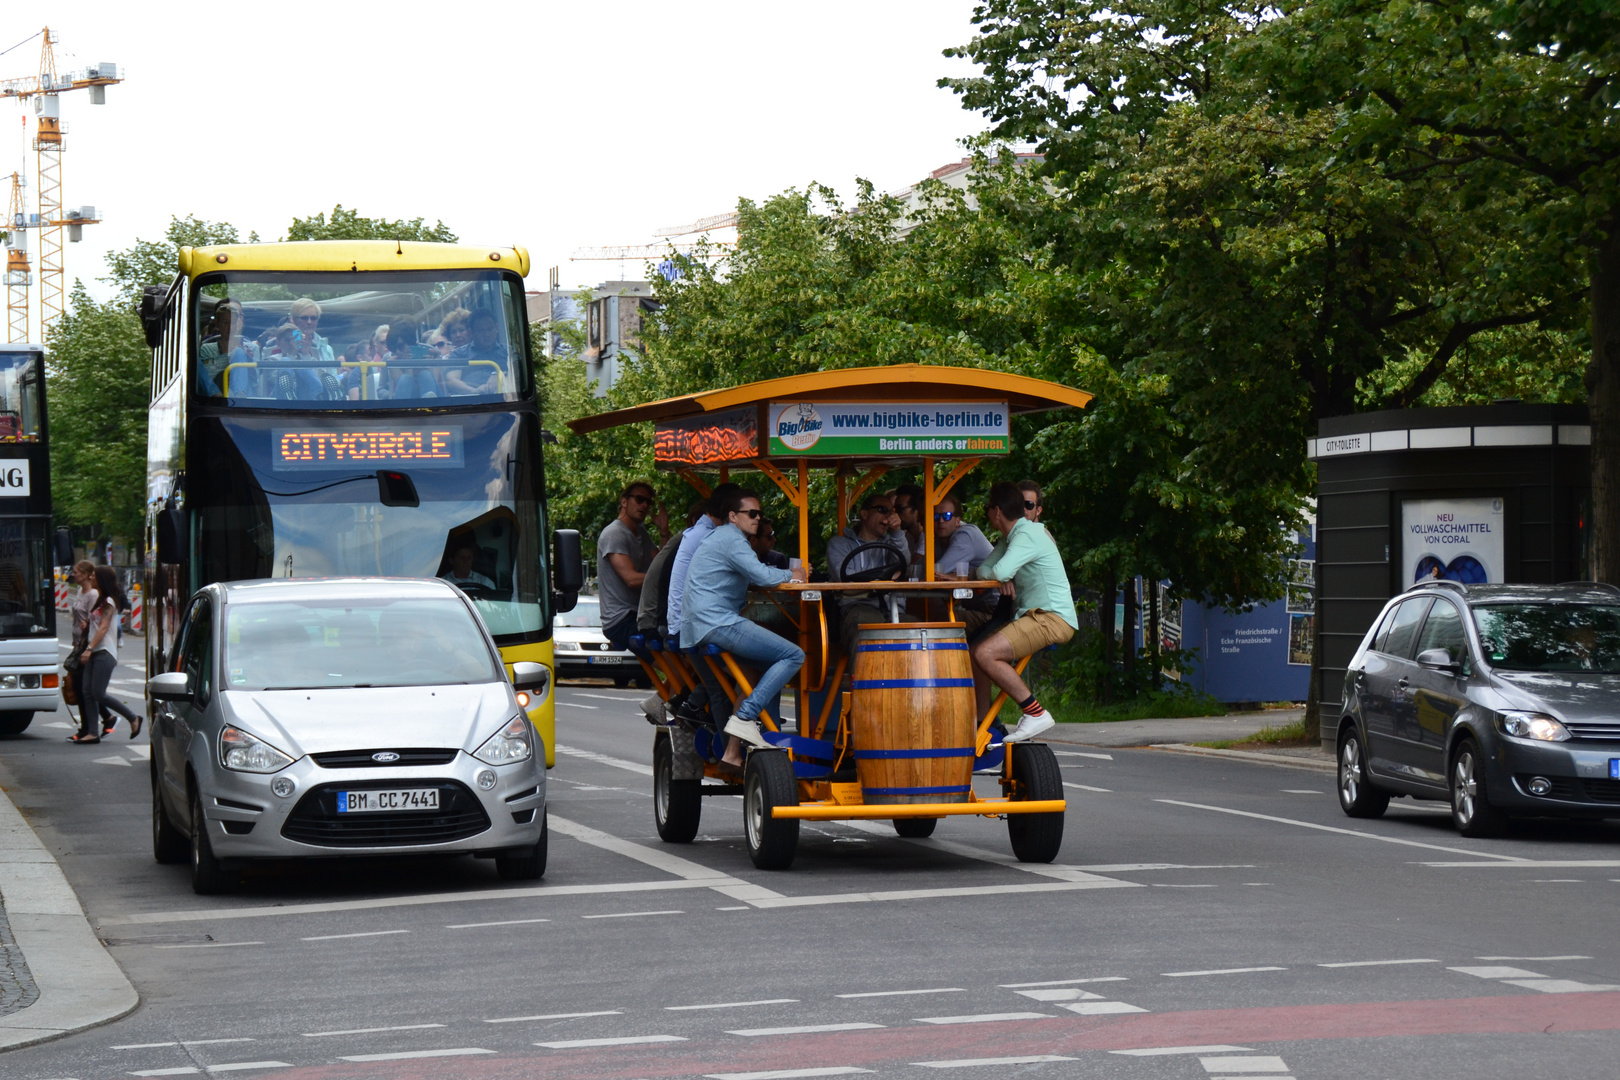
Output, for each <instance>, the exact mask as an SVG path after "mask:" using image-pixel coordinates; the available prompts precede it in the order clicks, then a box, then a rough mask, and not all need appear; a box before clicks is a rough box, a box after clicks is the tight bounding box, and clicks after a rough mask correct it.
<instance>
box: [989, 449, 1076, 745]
mask: <svg viewBox="0 0 1620 1080" xmlns="http://www.w3.org/2000/svg"><path fill="white" fill-rule="evenodd" d="M985 516H986V517H987V518H988V520H989V522H990V527H991V528H993V529H995V530H996V531H997V532H999V533H1001V540H1000V541H998V542H997V544H996V546H995V548H994V549H992V550H991V552H990V557H989V558H988V559H986V560H985V561H984V563H983V564H982V565H981V566H980V567H979V570H978V573H979V576H980V577H981V578H984V579H985V580H994V581H999V582H1001V593H1002V595H1004V596H1010V597H1013V598H1014V600H1015V604H1016V610H1015V613H1014V618H1013V621H1012V622H1010V623H1008V624H1007V625H1005V626H1003V627H1001V628H1000V629H999V630H997V631H995V632H994V633H992V634H989V635H987V636H986V637H984V638H982V639H980V640H979V641H977V642H975V643H974V644H973V645H971V646H970V647H969V648H970V650H971V651H970V653H969V655H970V656H972V658H973V689H974V694H975V696H976V697H977V699H978V710H979V711H978V715H979V716H983V715H984V713H985V710H986V709H988V708H989V706H990V689H991V684H992V683H993V684H994V685H996V686H999V687H1001V689H1003V690H1005V691H1006V692H1007V696H1008V697H1009V698H1011V699H1012V700H1013V701H1015V702H1017V703H1018V707H1019V708H1020V709H1022V710H1023V712H1024V716H1023V719H1021V720H1019V722H1018V726H1017V727H1015V728H1014V729H1013V730H1012V731H1010V732H1008V733H1007V740H1006V741H1008V742H1022V741H1023V740H1025V739H1028V738H1031V737H1033V736H1035V735H1038V734H1040V733H1041V732H1043V731H1045V730H1046V729H1047V728H1049V727H1051V726H1052V723H1053V721H1052V717H1051V715H1050V714H1048V713H1047V711H1046V710H1045V709H1043V708H1042V707H1041V703H1040V702H1038V701H1036V700H1035V695H1034V694H1032V693H1030V690H1029V687H1028V685H1026V684H1025V682H1024V680H1023V679H1022V678H1020V677H1019V675H1018V672H1017V671H1015V670H1014V669H1013V661H1015V660H1018V659H1021V658H1022V657H1025V656H1032V655H1034V654H1035V653H1036V652H1038V651H1039V650H1041V649H1044V648H1046V647H1047V646H1048V645H1061V644H1063V643H1064V642H1065V641H1068V640H1069V639H1070V638H1071V637H1073V636H1074V632H1075V631H1076V630H1078V629H1079V628H1080V625H1079V622H1078V621H1077V620H1076V619H1075V616H1074V595H1073V593H1071V592H1070V591H1069V578H1068V574H1067V573H1066V572H1065V571H1064V567H1063V556H1062V555H1061V554H1059V553H1058V549H1057V544H1056V543H1054V542H1053V540H1052V538H1051V536H1049V535H1048V534H1047V532H1046V526H1044V525H1042V524H1040V523H1039V522H1035V521H1031V520H1029V519H1028V518H1026V517H1025V516H1024V493H1023V492H1022V491H1020V490H1018V485H1017V484H1012V483H1008V482H1006V481H1002V482H1001V483H999V484H995V485H993V486H992V487H991V488H990V497H989V506H988V507H987V509H986V514H985Z"/></svg>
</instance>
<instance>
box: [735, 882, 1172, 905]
mask: <svg viewBox="0 0 1620 1080" xmlns="http://www.w3.org/2000/svg"><path fill="white" fill-rule="evenodd" d="M1139 888H1142V886H1141V885H1138V884H1137V883H1136V882H1134V881H1107V880H1105V881H1034V882H1029V883H1028V884H1023V885H964V886H959V887H955V888H943V889H897V890H894V891H892V892H854V893H829V894H824V895H821V896H783V897H780V898H777V899H762V900H755V901H751V902H752V903H753V905H754V906H755V907H757V908H765V909H770V908H786V907H817V906H820V905H824V904H873V903H885V902H889V901H895V900H935V899H940V898H943V897H953V896H1008V895H1013V894H1017V893H1039V892H1071V891H1075V890H1085V889H1139ZM745 899H746V898H745Z"/></svg>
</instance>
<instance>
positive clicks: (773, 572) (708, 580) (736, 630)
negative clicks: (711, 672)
mask: <svg viewBox="0 0 1620 1080" xmlns="http://www.w3.org/2000/svg"><path fill="white" fill-rule="evenodd" d="M718 509H719V510H720V511H721V513H722V514H724V516H725V524H723V525H721V526H720V527H719V528H717V529H715V530H714V532H712V533H711V534H710V535H709V537H708V538H707V539H706V540H704V541H703V545H702V546H701V547H699V548H698V550H697V554H696V555H694V556H693V557H692V564H691V568H690V570H689V572H688V574H687V582H686V606H685V609H684V611H683V613H682V615H681V641H682V643H683V644H684V645H686V646H687V647H688V648H692V649H696V650H701V649H704V648H706V647H707V646H709V645H718V646H719V647H720V648H721V649H723V650H724V651H726V652H728V653H730V654H731V655H732V656H733V657H735V658H736V659H737V660H738V661H739V662H741V663H744V664H750V665H753V666H754V667H757V668H759V669H760V675H759V678H758V679H756V680H755V682H754V690H753V692H752V693H750V694H749V695H748V696H747V697H745V698H743V699H742V700H741V701H739V702H737V709H736V712H734V713H733V714H732V716H731V718H730V719H729V720H727V721H726V723H725V725H724V726H723V727H722V729H721V730H723V731H724V732H725V733H726V734H727V735H729V736H731V739H730V740H729V741H728V743H727V744H726V752H725V754H724V756H723V757H722V759H721V760H723V761H724V762H725V763H726V764H728V765H733V766H740V765H742V763H743V756H742V744H743V743H745V742H746V743H748V744H749V745H751V746H769V745H770V744H769V743H768V742H766V741H765V737H764V736H763V735H762V734H761V733H760V726H759V714H760V713H761V712H762V711H765V710H767V709H768V710H770V712H771V715H772V716H773V717H774V718H775V719H777V720H780V719H781V713H780V712H779V711H778V710H779V709H780V700H779V699H780V697H781V693H782V688H783V687H784V686H786V685H787V684H788V682H789V681H790V680H791V679H792V678H793V675H794V673H795V672H797V671H798V670H799V668H800V667H801V666H803V664H804V650H803V649H801V648H799V647H798V646H797V645H795V644H794V643H793V642H791V641H788V640H787V639H786V638H783V637H779V636H778V635H776V634H773V633H771V632H770V631H769V630H766V629H765V628H764V627H762V626H759V625H757V624H755V623H752V622H749V621H748V620H747V619H745V618H743V617H742V615H741V614H740V612H741V611H742V608H743V605H744V604H745V603H746V602H747V599H748V588H749V586H750V585H752V586H754V587H755V588H770V587H772V586H775V585H781V584H782V583H784V582H787V581H804V580H806V578H807V575H806V572H805V569H804V567H802V566H801V567H799V568H797V569H794V570H778V569H776V568H775V567H771V566H766V565H765V564H764V563H762V562H760V561H759V556H758V555H756V554H755V553H754V549H753V548H752V547H750V546H749V543H748V541H749V540H750V539H751V538H752V537H753V536H754V534H755V533H757V532H758V531H759V522H760V509H759V496H758V495H756V494H755V493H754V492H752V491H748V490H746V489H738V490H736V491H733V492H730V493H729V494H728V495H727V496H726V498H725V500H724V501H723V502H722V503H721V504H720V506H719V507H718ZM697 661H698V663H699V665H700V666H704V665H705V662H704V661H703V658H702V656H701V655H700V656H698V657H697ZM717 715H718V714H717Z"/></svg>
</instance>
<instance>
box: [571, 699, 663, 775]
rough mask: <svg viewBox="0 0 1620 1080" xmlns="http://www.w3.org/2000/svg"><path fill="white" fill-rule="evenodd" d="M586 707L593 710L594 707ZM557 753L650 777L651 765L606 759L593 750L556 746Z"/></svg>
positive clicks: (611, 758)
mask: <svg viewBox="0 0 1620 1080" xmlns="http://www.w3.org/2000/svg"><path fill="white" fill-rule="evenodd" d="M587 707H589V708H594V706H587ZM557 753H559V754H566V755H568V756H569V757H577V758H584V759H585V760H586V761H594V762H596V763H597V764H598V765H611V766H613V767H614V768H615V769H624V770H625V771H627V772H633V773H640V774H641V775H642V776H651V775H652V766H651V765H646V764H643V763H642V762H639V761H626V760H625V759H624V758H616V757H608V756H607V755H606V754H598V753H596V752H595V751H593V750H581V749H579V748H578V747H577V746H558V747H557Z"/></svg>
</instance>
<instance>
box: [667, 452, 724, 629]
mask: <svg viewBox="0 0 1620 1080" xmlns="http://www.w3.org/2000/svg"><path fill="white" fill-rule="evenodd" d="M741 490H742V488H740V487H739V486H737V485H736V484H721V485H720V486H719V487H717V488H715V489H714V491H713V492H711V493H710V495H709V502H708V507H707V508H706V509H705V510H704V512H703V515H702V516H701V517H699V518H698V519H697V524H695V525H693V526H692V527H691V528H690V529H687V530H686V532H684V533H682V534H681V546H680V547H678V548H676V549H675V565H674V566H672V567H671V568H670V571H669V605H668V611H669V618H668V620H667V621H666V625H667V626H668V627H669V635H670V636H671V637H679V636H680V632H681V616H682V615H683V614H684V612H685V610H686V576H687V574H688V573H689V572H690V571H691V569H692V558H693V556H695V555H696V554H697V550H698V548H700V547H702V546H703V541H705V540H707V539H708V538H709V534H710V533H712V532H714V530H716V529H718V528H719V527H720V526H722V525H724V524H725V523H726V519H725V514H724V511H723V510H722V509H721V504H722V503H724V502H725V500H726V499H727V498H728V497H730V496H731V495H733V494H735V493H736V492H739V491H741ZM686 647H687V648H691V647H692V642H691V640H688V641H687V643H686Z"/></svg>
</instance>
